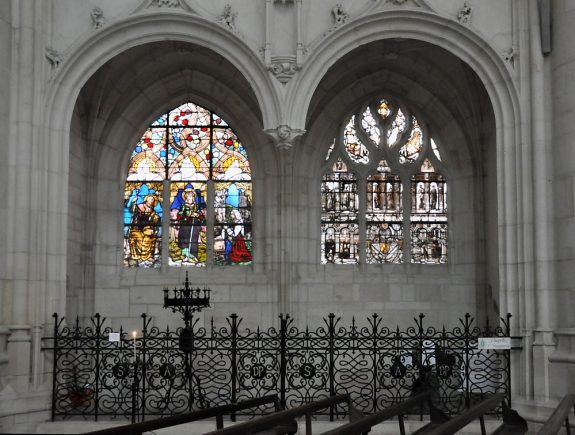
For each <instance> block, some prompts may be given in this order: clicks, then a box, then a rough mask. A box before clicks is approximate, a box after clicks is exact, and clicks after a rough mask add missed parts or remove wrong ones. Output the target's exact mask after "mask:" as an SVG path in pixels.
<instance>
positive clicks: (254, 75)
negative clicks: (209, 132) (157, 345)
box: [41, 12, 279, 318]
mask: <svg viewBox="0 0 575 435" xmlns="http://www.w3.org/2000/svg"><path fill="white" fill-rule="evenodd" d="M190 28H193V29H194V32H193V33H192V32H190ZM170 41H172V43H174V44H180V46H190V47H199V49H200V50H203V51H204V52H208V53H209V52H210V51H212V52H213V53H214V57H217V58H218V59H221V61H220V62H221V66H222V67H223V68H221V69H222V70H223V72H222V73H221V74H222V75H223V76H225V75H226V74H228V77H227V78H228V80H227V82H228V86H226V85H224V86H220V88H219V89H218V90H217V91H216V93H218V94H219V96H220V103H221V102H222V101H224V100H222V98H224V97H223V95H224V94H225V93H226V92H227V91H230V92H229V95H230V97H229V98H230V101H229V102H230V106H233V108H232V109H230V110H234V109H237V110H239V111H240V113H242V115H239V116H237V117H236V121H237V120H238V119H242V117H243V118H244V119H245V120H246V121H249V122H251V123H252V127H253V125H259V126H260V127H259V128H256V129H255V130H257V131H250V130H254V129H253V128H252V129H248V128H243V129H242V128H239V129H237V130H238V132H239V133H240V134H242V130H243V131H244V133H245V134H244V135H243V138H244V140H254V142H257V143H258V144H262V145H263V144H264V143H267V140H266V139H265V136H264V135H263V132H262V127H263V126H264V125H277V123H278V122H277V119H278V116H279V115H278V113H279V109H278V107H279V103H278V99H277V97H276V95H275V92H274V83H273V82H272V81H271V80H270V77H269V74H268V72H267V71H266V70H265V68H264V66H263V65H262V63H261V61H260V60H259V59H257V57H256V55H255V54H254V53H253V51H251V49H249V48H248V47H247V46H246V45H245V44H244V43H243V42H241V41H240V40H239V39H238V38H237V37H236V35H233V34H232V33H230V32H229V31H227V30H225V29H223V28H220V27H219V26H218V25H214V23H213V22H208V21H206V20H204V19H201V18H199V17H197V16H194V15H190V14H186V13H181V12H180V13H174V12H165V13H164V12H162V13H159V14H147V13H139V14H135V15H132V16H130V17H128V18H127V19H125V20H123V21H120V22H116V23H110V25H109V26H106V27H105V28H103V29H102V30H100V31H98V32H96V33H94V34H92V35H90V36H89V37H87V38H86V39H85V40H84V41H81V42H80V43H78V44H77V45H76V46H74V47H72V48H71V49H70V50H69V53H68V54H66V55H65V61H63V62H62V63H61V64H60V66H59V67H58V69H57V70H55V73H54V76H53V78H52V80H51V82H50V85H51V86H50V89H49V90H48V104H47V110H46V112H45V113H46V119H45V120H44V125H45V126H47V128H46V132H47V134H46V142H47V146H46V147H45V148H44V149H45V150H46V151H45V152H46V155H45V156H43V157H44V158H45V161H47V162H50V171H49V175H47V177H46V180H45V183H44V185H45V186H50V192H48V188H46V194H45V195H42V196H43V197H42V199H41V201H43V202H45V204H46V205H45V206H46V208H49V209H50V210H53V212H52V213H49V214H48V218H47V219H48V222H47V227H49V228H51V229H53V234H60V235H66V234H68V231H69V228H70V227H69V223H68V214H67V210H68V207H69V203H68V198H69V192H70V188H76V186H71V185H70V184H69V180H70V176H71V174H70V171H69V164H70V159H71V158H72V156H71V155H70V152H71V143H70V141H71V139H70V132H71V130H70V128H71V124H72V121H73V120H75V119H76V118H77V115H76V114H75V110H76V109H77V104H76V103H77V102H78V101H79V100H78V99H79V96H81V95H82V92H84V91H85V88H86V85H87V84H90V83H89V82H90V79H91V78H93V77H95V76H96V74H97V72H99V71H101V69H102V67H103V66H105V65H106V64H107V63H108V62H110V61H113V60H114V59H121V58H122V56H123V54H125V53H128V52H129V51H130V50H134V49H136V50H137V49H138V47H146V46H150V44H151V45H153V44H166V43H170ZM226 62H229V63H228V65H233V66H234V67H235V69H234V70H231V69H230V70H229V71H226V68H225V67H226V66H227V64H226ZM192 74H195V76H194V77H193V79H194V80H197V81H198V82H199V83H208V84H209V85H210V86H214V85H213V82H214V81H215V80H213V78H211V77H209V75H210V74H208V73H206V72H205V71H203V72H202V71H200V72H197V71H195V72H194V71H191V72H189V75H192ZM183 75H185V74H183ZM233 76H235V77H237V78H238V79H239V80H240V81H242V83H246V85H245V86H243V89H240V90H237V89H231V87H230V86H229V83H230V81H231V80H232V77H233ZM118 80H124V81H125V80H126V77H125V76H124V77H118ZM186 80H191V79H190V77H187V78H186V77H183V78H182V77H179V78H178V80H176V82H175V83H177V84H176V86H175V89H172V95H173V94H175V93H177V92H178V88H179V89H180V90H182V92H183V91H184V90H185V84H186ZM210 80H211V81H210ZM136 81H137V80H136ZM216 81H217V76H216ZM90 85H91V84H90ZM94 86H99V84H98V83H96V84H95V85H94ZM210 89H211V88H210ZM161 91H162V90H161V89H160V90H158V89H157V88H154V86H152V85H149V86H147V87H146V88H145V89H142V92H141V95H133V98H132V101H130V102H126V101H123V102H122V101H121V100H118V101H120V102H121V103H122V104H121V108H122V109H123V110H124V111H125V110H129V109H130V107H132V108H134V110H135V112H136V113H137V115H138V116H137V117H136V119H135V120H134V122H133V123H132V122H131V121H130V120H126V119H120V120H119V121H117V120H113V118H114V117H113V116H112V115H113V110H114V107H112V106H113V103H112V102H110V101H108V102H107V105H108V106H109V112H108V113H107V114H106V115H107V116H108V118H107V120H106V121H104V124H105V123H106V122H107V123H108V124H107V127H108V130H109V131H108V132H106V131H104V130H105V129H106V128H105V127H106V126H105V125H98V123H99V122H100V120H98V119H97V118H98V117H97V116H93V119H94V122H95V125H96V126H97V129H99V131H100V134H99V135H96V136H94V137H89V138H88V140H92V141H93V144H94V145H95V151H94V150H88V152H89V153H91V156H90V163H91V164H94V165H95V167H96V172H93V173H91V175H90V177H91V178H92V179H93V180H98V187H97V188H92V191H91V192H90V193H93V194H94V195H95V199H94V203H95V204H96V205H93V207H95V208H97V207H101V206H102V205H103V207H104V213H105V214H107V215H108V218H107V219H108V220H109V219H110V218H109V216H111V214H113V213H111V210H110V209H109V205H110V204H109V199H110V195H114V193H115V191H116V190H117V186H115V184H114V183H115V181H114V178H115V177H116V176H117V179H118V180H119V179H121V175H120V173H121V171H122V169H121V168H123V166H122V161H123V160H126V159H127V154H128V151H126V153H125V154H126V156H123V157H122V158H120V159H118V157H117V152H118V150H117V149H116V151H115V154H114V153H112V154H114V156H113V157H110V156H111V154H110V153H106V152H103V151H105V150H110V144H112V148H113V147H117V146H118V143H117V140H118V138H119V137H123V139H122V142H124V143H125V142H126V141H127V140H128V139H126V138H131V139H134V138H135V137H136V136H137V135H138V129H139V128H141V127H142V126H143V125H145V122H146V120H149V119H151V118H152V117H153V116H155V115H157V113H155V112H154V111H161V110H163V109H166V108H167V107H168V106H169V105H170V104H173V105H176V104H177V103H182V102H184V101H183V99H186V98H192V99H195V101H196V102H198V103H200V104H202V103H204V104H206V103H208V102H209V99H210V95H209V92H208V91H207V90H206V91H205V92H203V93H202V92H201V91H200V90H198V89H196V92H193V91H192V92H191V93H186V94H183V93H182V95H181V97H179V98H180V99H181V100H182V101H176V100H177V97H176V98H175V99H174V97H173V96H172V97H170V98H171V99H170V98H167V99H166V98H164V97H162V96H158V94H159V93H161ZM241 92H244V94H243V96H247V98H246V99H247V100H248V102H245V101H241V100H242V99H241V98H240V97H241V96H242V95H241ZM250 101H251V102H250ZM150 103H152V104H150ZM153 103H155V104H158V107H156V106H154V104H153ZM146 105H148V107H149V108H151V112H150V113H144V110H143V108H142V106H144V107H145V106H146ZM206 105H207V106H208V107H210V105H209V104H206ZM211 108H212V109H214V108H215V107H213V106H212V107H211ZM220 113H222V115H223V116H225V115H227V114H226V110H225V109H223V110H221V109H220ZM120 116H121V114H120ZM146 117H148V118H149V119H146ZM139 133H140V134H141V131H140V132H139ZM87 134H88V135H90V133H89V132H88V133H87ZM264 141H265V142H264ZM48 150H49V151H48ZM264 151H265V150H264ZM270 152H272V153H273V150H271V149H270V150H268V152H267V154H269V153H270ZM264 154H265V153H264ZM53 156H58V159H55V158H54V157H53ZM264 158H265V159H266V160H267V164H268V165H269V164H270V162H273V156H269V155H267V156H266V157H264ZM254 160H256V159H254ZM273 164H274V163H271V165H272V166H273ZM256 166H257V163H256ZM260 166H261V165H260ZM98 168H99V169H98ZM102 168H103V169H102ZM102 170H103V171H104V172H105V174H104V173H103V172H102ZM98 171H100V172H98ZM103 174H104V176H102V175H103ZM92 183H93V184H95V183H94V181H92ZM53 192H58V194H57V195H54V193H53ZM48 204H49V205H48ZM100 225H101V222H100ZM92 227H95V225H92ZM89 232H90V237H91V238H93V239H94V240H95V239H96V238H101V237H102V236H101V235H97V234H95V231H94V229H91V230H90V231H89ZM106 237H107V236H106ZM106 237H104V239H105V240H104V242H105V243H109V240H106ZM66 239H67V237H65V236H64V237H61V238H59V239H56V238H55V237H54V238H53V240H52V238H51V240H50V241H49V250H50V251H51V253H52V254H54V256H53V257H52V258H53V259H54V262H55V264H57V265H58V266H57V267H53V268H49V269H48V270H47V271H46V274H47V276H48V278H47V279H48V281H49V285H48V286H47V287H48V293H49V298H50V299H51V300H53V301H54V303H53V308H50V309H49V311H50V312H53V311H58V312H66V311H67V310H66V308H65V307H66V302H65V301H66V293H67V286H68V283H69V276H67V274H68V270H67V266H66V264H67V261H68V257H69V256H70V254H69V253H68V247H67V240H66ZM97 251H98V255H102V254H101V251H102V250H101V248H97ZM108 251H110V250H109V249H108ZM103 255H104V257H103V258H105V260H104V261H105V262H108V263H109V264H113V263H114V262H115V259H114V254H113V253H111V252H107V253H104V254H103ZM90 284H93V282H92V283H89V284H88V285H90ZM85 309H86V312H90V310H91V307H90V303H88V306H87V307H86V308H85ZM49 314H50V313H49V312H47V313H46V314H45V315H46V318H48V316H49Z"/></svg>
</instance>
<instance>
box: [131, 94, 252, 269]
mask: <svg viewBox="0 0 575 435" xmlns="http://www.w3.org/2000/svg"><path fill="white" fill-rule="evenodd" d="M166 178H167V179H168V181H169V183H168V184H167V185H166V186H167V188H168V189H169V202H168V203H167V204H163V205H162V184H161V183H153V182H154V181H161V180H164V179H166ZM209 180H219V182H217V183H215V189H214V192H215V195H213V196H211V197H210V195H211V193H209V192H208V184H207V182H208V181H209ZM250 180H251V168H250V164H249V160H248V155H247V151H246V149H245V148H244V146H243V145H242V144H241V142H240V140H239V138H238V137H237V135H236V134H235V132H234V131H233V130H232V129H231V128H230V127H229V125H228V124H227V123H226V122H225V121H224V120H223V119H222V118H221V117H220V116H218V115H216V114H214V113H212V112H210V111H209V110H208V109H205V108H203V107H201V106H198V105H196V104H194V103H186V104H183V105H181V106H179V107H177V108H175V109H173V110H171V111H169V112H168V113H165V114H163V115H161V116H160V117H158V118H157V119H156V120H155V121H154V122H153V123H152V126H151V127H150V128H149V129H147V130H146V132H145V133H144V135H143V136H142V138H141V139H140V141H139V142H138V143H137V145H136V146H135V148H134V151H133V152H132V155H131V158H130V166H129V168H128V175H127V182H126V187H125V190H126V193H125V206H124V228H125V230H124V245H125V246H124V248H125V249H124V251H125V253H124V263H125V265H127V266H141V267H156V266H159V264H160V262H161V245H162V238H161V231H162V225H161V218H162V207H164V208H165V212H166V213H168V210H169V215H170V225H169V237H168V241H167V242H165V243H166V245H165V247H167V250H168V254H167V255H166V259H167V260H168V264H169V265H171V266H205V265H206V262H207V258H208V256H209V253H208V246H207V240H206V238H207V235H208V227H209V228H210V230H209V232H211V233H212V234H214V237H215V239H214V245H213V246H212V247H211V248H213V250H214V252H213V254H214V255H213V257H214V262H215V263H216V264H251V261H252V240H251V201H252V185H251V181H250ZM210 192H211V191H210ZM151 196H153V197H154V198H155V204H154V205H153V212H152V211H150V210H147V209H145V208H146V207H148V208H149V207H150V206H148V205H146V204H148V203H149V204H151V203H152V202H154V201H152V199H151ZM209 202H212V203H213V204H214V212H215V213H214V214H215V215H214V218H215V222H208V219H207V204H208V203H209ZM134 207H136V208H134ZM138 207H139V208H138ZM168 207H169V209H168ZM140 209H142V210H144V209H145V210H144V211H145V213H144V211H142V210H140ZM138 210H140V211H138ZM146 219H147V221H146V222H147V225H144V224H142V222H144V221H145V220H146Z"/></svg>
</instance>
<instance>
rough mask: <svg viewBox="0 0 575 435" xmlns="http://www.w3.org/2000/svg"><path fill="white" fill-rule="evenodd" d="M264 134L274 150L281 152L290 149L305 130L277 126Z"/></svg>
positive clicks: (283, 125)
mask: <svg viewBox="0 0 575 435" xmlns="http://www.w3.org/2000/svg"><path fill="white" fill-rule="evenodd" d="M264 133H266V134H267V135H268V136H269V137H270V138H271V139H272V141H273V143H274V145H275V147H276V148H278V149H279V150H282V151H287V150H290V149H292V147H293V145H294V144H295V143H296V141H297V140H299V138H300V137H301V136H302V135H303V134H304V133H305V130H300V129H297V128H296V129H294V128H291V127H290V126H289V125H285V124H282V125H278V126H277V127H276V128H270V129H268V130H265V131H264Z"/></svg>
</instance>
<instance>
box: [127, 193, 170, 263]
mask: <svg viewBox="0 0 575 435" xmlns="http://www.w3.org/2000/svg"><path fill="white" fill-rule="evenodd" d="M162 214H163V212H162V183H153V182H143V183H142V182H127V183H126V184H125V189H124V265H125V266H128V267H138V266H143V267H158V266H159V265H160V255H161V241H162Z"/></svg>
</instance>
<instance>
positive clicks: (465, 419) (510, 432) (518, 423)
mask: <svg viewBox="0 0 575 435" xmlns="http://www.w3.org/2000/svg"><path fill="white" fill-rule="evenodd" d="M504 399H505V395H504V394H501V393H499V394H494V395H493V396H491V397H489V398H487V399H485V400H483V401H481V402H479V403H477V404H476V405H474V406H472V407H471V408H469V409H467V410H465V411H464V412H462V413H461V414H459V415H457V416H455V417H453V418H451V419H449V420H448V421H446V422H444V423H440V424H437V423H434V422H433V421H432V422H431V423H430V424H428V425H426V426H424V427H422V428H421V429H419V430H418V431H416V432H414V434H418V435H450V434H454V433H456V432H457V431H458V430H460V429H462V428H464V427H465V426H467V425H468V424H469V423H471V422H472V421H473V420H475V419H477V418H478V419H479V424H480V426H481V434H482V435H487V432H486V430H485V421H484V419H483V416H484V415H485V413H487V412H488V411H491V410H492V409H494V408H495V407H496V406H497V405H499V404H500V403H501V402H503V400H504ZM526 432H527V422H526V421H525V420H524V419H523V418H521V417H520V416H519V414H517V412H515V411H513V410H512V409H509V408H507V407H506V406H505V404H503V423H502V424H501V426H499V427H498V428H497V429H496V430H495V431H494V432H493V434H497V435H519V434H524V433H526Z"/></svg>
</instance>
